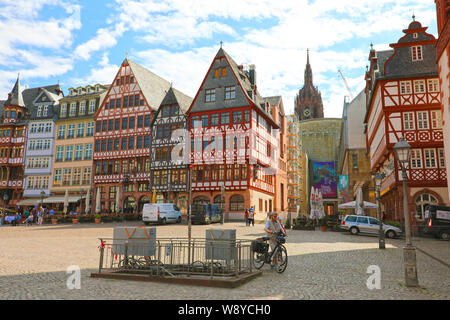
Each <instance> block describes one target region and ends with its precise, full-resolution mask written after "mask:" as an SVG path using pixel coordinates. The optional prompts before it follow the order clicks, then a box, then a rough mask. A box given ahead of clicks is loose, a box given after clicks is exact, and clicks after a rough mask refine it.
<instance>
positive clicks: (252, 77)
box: [248, 64, 256, 87]
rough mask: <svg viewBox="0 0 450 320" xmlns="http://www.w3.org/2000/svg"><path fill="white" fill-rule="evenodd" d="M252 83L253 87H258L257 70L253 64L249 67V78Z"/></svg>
mask: <svg viewBox="0 0 450 320" xmlns="http://www.w3.org/2000/svg"><path fill="white" fill-rule="evenodd" d="M248 78H249V79H250V83H251V84H252V87H256V69H255V65H254V64H251V65H249V77H248Z"/></svg>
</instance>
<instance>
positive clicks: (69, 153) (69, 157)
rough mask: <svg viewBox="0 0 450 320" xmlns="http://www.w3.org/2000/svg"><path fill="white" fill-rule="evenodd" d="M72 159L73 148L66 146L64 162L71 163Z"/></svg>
mask: <svg viewBox="0 0 450 320" xmlns="http://www.w3.org/2000/svg"><path fill="white" fill-rule="evenodd" d="M72 159H73V146H66V159H65V161H72Z"/></svg>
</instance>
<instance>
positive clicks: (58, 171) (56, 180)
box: [53, 169, 62, 185]
mask: <svg viewBox="0 0 450 320" xmlns="http://www.w3.org/2000/svg"><path fill="white" fill-rule="evenodd" d="M61 173H62V169H55V174H54V175H53V176H54V179H53V184H55V185H59V184H61Z"/></svg>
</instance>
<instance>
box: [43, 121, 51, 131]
mask: <svg viewBox="0 0 450 320" xmlns="http://www.w3.org/2000/svg"><path fill="white" fill-rule="evenodd" d="M51 131H52V124H51V122H47V123H46V124H45V132H51Z"/></svg>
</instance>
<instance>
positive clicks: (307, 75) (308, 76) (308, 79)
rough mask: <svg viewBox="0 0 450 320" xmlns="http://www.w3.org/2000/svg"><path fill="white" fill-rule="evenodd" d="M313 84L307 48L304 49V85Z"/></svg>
mask: <svg viewBox="0 0 450 320" xmlns="http://www.w3.org/2000/svg"><path fill="white" fill-rule="evenodd" d="M307 85H309V86H312V85H313V77H312V69H311V65H310V64H309V49H307V50H306V68H305V86H307Z"/></svg>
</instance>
